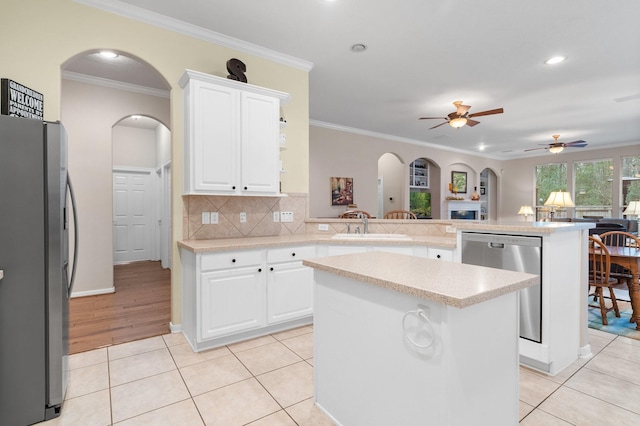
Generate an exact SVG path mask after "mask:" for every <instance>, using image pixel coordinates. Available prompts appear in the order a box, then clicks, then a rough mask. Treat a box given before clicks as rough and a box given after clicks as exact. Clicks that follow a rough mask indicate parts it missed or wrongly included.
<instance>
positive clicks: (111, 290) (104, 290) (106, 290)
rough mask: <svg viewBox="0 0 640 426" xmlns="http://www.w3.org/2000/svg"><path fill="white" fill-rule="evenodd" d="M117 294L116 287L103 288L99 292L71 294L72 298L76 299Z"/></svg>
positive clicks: (76, 292) (75, 292)
mask: <svg viewBox="0 0 640 426" xmlns="http://www.w3.org/2000/svg"><path fill="white" fill-rule="evenodd" d="M115 292H116V288H115V287H109V288H101V289H98V290H91V291H74V292H73V293H71V298H72V299H75V298H76V297H86V296H98V295H100V294H110V293H115Z"/></svg>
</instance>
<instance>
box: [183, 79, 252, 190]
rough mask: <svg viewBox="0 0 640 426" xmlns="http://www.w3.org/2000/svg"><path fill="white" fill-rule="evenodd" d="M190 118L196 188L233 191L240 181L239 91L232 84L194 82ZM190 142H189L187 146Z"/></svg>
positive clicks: (191, 163) (193, 173)
mask: <svg viewBox="0 0 640 426" xmlns="http://www.w3.org/2000/svg"><path fill="white" fill-rule="evenodd" d="M191 85H192V86H191V87H190V94H191V97H192V99H191V105H190V110H191V113H190V120H191V122H190V123H189V125H190V126H191V129H190V130H191V149H192V152H191V155H190V156H189V161H190V167H192V176H191V179H193V182H192V183H193V188H194V189H195V191H196V192H216V193H227V194H231V193H233V192H235V191H236V187H238V186H239V185H240V182H239V181H238V178H237V176H238V170H237V167H238V151H237V149H236V145H237V140H238V136H239V135H238V133H239V128H238V126H237V123H238V120H239V113H238V111H239V110H238V108H239V106H238V92H237V90H233V89H230V88H228V87H223V86H216V85H212V84H206V83H203V82H200V81H193V82H191ZM188 144H189V143H188V142H187V141H185V146H186V145H188Z"/></svg>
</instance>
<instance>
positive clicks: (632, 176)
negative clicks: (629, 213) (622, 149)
mask: <svg viewBox="0 0 640 426" xmlns="http://www.w3.org/2000/svg"><path fill="white" fill-rule="evenodd" d="M621 183H622V184H621V185H620V186H621V187H622V198H621V204H623V206H622V209H623V210H624V208H625V207H626V206H627V205H628V204H629V201H637V200H640V156H636V157H622V182H621Z"/></svg>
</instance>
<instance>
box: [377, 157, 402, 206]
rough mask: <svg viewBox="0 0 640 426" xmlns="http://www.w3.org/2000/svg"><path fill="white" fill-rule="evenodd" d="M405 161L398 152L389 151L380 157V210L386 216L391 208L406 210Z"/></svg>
mask: <svg viewBox="0 0 640 426" xmlns="http://www.w3.org/2000/svg"><path fill="white" fill-rule="evenodd" d="M404 183H405V173H404V162H403V161H402V159H400V157H398V156H397V155H396V154H393V153H390V152H387V153H385V154H382V155H381V156H380V158H378V211H377V217H379V218H382V217H384V214H385V212H388V211H390V210H406V206H405V204H406V203H405V197H404Z"/></svg>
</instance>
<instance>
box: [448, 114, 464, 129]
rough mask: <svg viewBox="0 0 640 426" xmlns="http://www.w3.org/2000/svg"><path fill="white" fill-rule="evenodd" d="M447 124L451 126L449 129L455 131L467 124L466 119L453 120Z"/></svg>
mask: <svg viewBox="0 0 640 426" xmlns="http://www.w3.org/2000/svg"><path fill="white" fill-rule="evenodd" d="M449 124H450V125H451V127H455V128H456V129H459V128H460V127H462V126H464V125H465V124H467V119H466V118H464V117H458V118H454V119H453V120H450V121H449Z"/></svg>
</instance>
